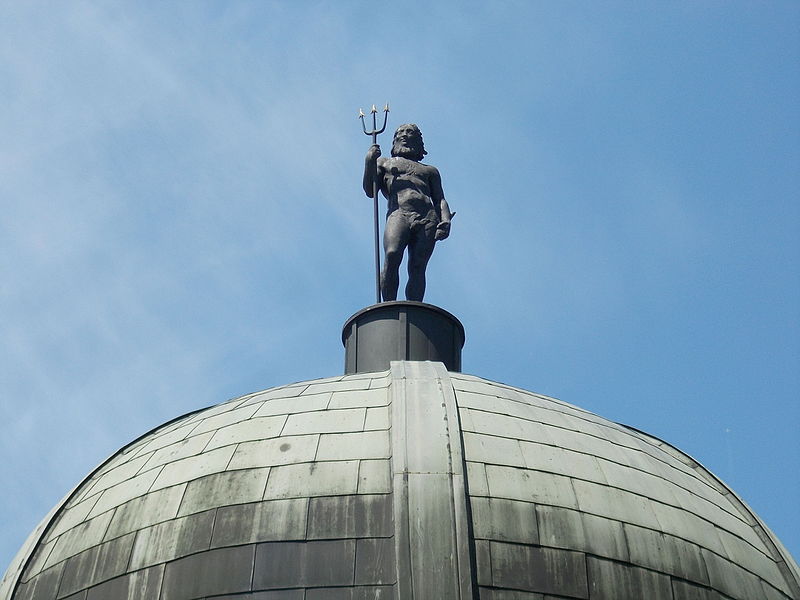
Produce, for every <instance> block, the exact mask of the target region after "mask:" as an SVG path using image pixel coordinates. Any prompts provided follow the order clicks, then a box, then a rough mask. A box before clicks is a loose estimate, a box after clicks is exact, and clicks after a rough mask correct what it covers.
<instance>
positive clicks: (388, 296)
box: [364, 107, 455, 302]
mask: <svg viewBox="0 0 800 600" xmlns="http://www.w3.org/2000/svg"><path fill="white" fill-rule="evenodd" d="M387 110H388V107H387ZM365 131H366V130H365ZM373 139H374V137H373ZM426 154H427V152H426V151H425V146H424V144H423V143H422V133H421V132H420V130H419V127H417V126H416V125H414V124H407V125H401V126H400V127H398V128H397V131H395V133H394V139H393V140H392V156H391V158H381V157H380V156H381V149H380V146H379V145H378V144H375V143H374V144H373V145H372V146H371V147H370V149H369V150H368V151H367V156H366V158H365V160H364V192H365V193H366V194H367V196H369V197H372V196H373V193H374V190H375V189H379V190H380V191H381V192H382V193H383V195H384V196H385V197H386V199H387V200H388V202H389V203H388V208H387V212H386V226H385V228H384V233H383V249H384V253H385V255H384V260H383V270H382V271H381V274H380V291H381V296H382V297H383V300H384V301H388V300H396V299H397V288H398V286H399V282H400V277H399V270H400V263H401V262H402V260H403V253H404V252H405V250H406V248H408V284H407V285H406V299H408V300H416V301H418V302H421V301H422V297H423V296H424V295H425V268H426V267H427V265H428V260H429V259H430V257H431V254H433V247H434V244H435V243H436V242H437V241H438V240H443V239H445V238H447V236H448V235H450V221H451V219H452V218H453V216H454V215H455V212H452V213H451V212H450V207H449V206H448V205H447V200H445V198H444V192H443V191H442V179H441V177H440V175H439V171H438V169H437V168H436V167H432V166H430V165H426V164H423V163H421V162H420V161H421V160H422V158H423V157H424V156H425V155H426Z"/></svg>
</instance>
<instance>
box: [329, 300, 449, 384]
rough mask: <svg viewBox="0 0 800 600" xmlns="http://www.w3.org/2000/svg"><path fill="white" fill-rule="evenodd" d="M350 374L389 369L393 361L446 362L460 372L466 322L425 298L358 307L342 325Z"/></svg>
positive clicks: (346, 363)
mask: <svg viewBox="0 0 800 600" xmlns="http://www.w3.org/2000/svg"><path fill="white" fill-rule="evenodd" d="M342 343H343V344H344V348H345V350H344V355H345V360H344V363H345V366H344V372H345V374H350V373H370V372H374V371H385V370H386V369H388V368H389V363H390V362H391V361H393V360H431V361H438V362H443V363H444V364H445V366H446V367H447V370H448V371H461V348H463V346H464V326H463V325H461V323H460V322H459V320H458V319H456V318H455V317H454V316H453V315H451V314H450V313H449V312H447V311H446V310H443V309H441V308H439V307H438V306H433V305H432V304H425V303H423V302H409V301H406V302H382V303H380V304H374V305H373V306H369V307H367V308H365V309H363V310H360V311H358V312H357V313H356V314H354V315H353V316H352V317H350V318H349V319H348V320H347V322H346V323H345V324H344V328H343V329H342Z"/></svg>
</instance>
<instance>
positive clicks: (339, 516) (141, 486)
mask: <svg viewBox="0 0 800 600" xmlns="http://www.w3.org/2000/svg"><path fill="white" fill-rule="evenodd" d="M477 597H480V598H482V599H487V598H488V599H492V600H501V599H502V600H510V599H515V600H520V599H539V600H541V599H542V598H580V599H591V600H598V599H613V600H624V599H628V598H631V599H632V598H647V599H650V600H661V599H664V600H667V599H669V600H682V599H712V598H713V599H725V598H729V599H736V600H755V599H761V598H766V599H776V600H777V599H781V600H785V599H787V598H789V599H792V598H794V599H797V598H800V575H799V574H798V568H797V565H796V564H795V563H794V562H793V560H792V558H791V557H790V556H789V554H788V553H787V552H786V550H785V549H783V547H782V546H781V544H780V542H778V540H777V539H776V538H775V536H774V535H773V534H772V533H771V532H770V531H769V530H768V529H767V528H766V527H765V526H764V525H763V523H761V521H760V520H759V519H758V517H757V516H756V515H755V514H753V512H752V511H751V510H749V509H748V508H747V506H745V505H744V504H743V503H742V501H741V500H740V499H739V498H738V497H737V496H736V495H735V494H734V493H733V492H732V491H731V490H730V489H728V488H727V487H725V486H724V485H723V484H722V483H721V482H720V481H719V480H718V479H716V478H715V477H714V476H713V475H712V474H710V473H709V472H708V471H707V470H705V469H704V468H703V467H702V466H701V465H699V464H698V463H697V462H695V461H694V460H693V459H691V458H690V457H688V456H687V455H685V454H683V453H681V452H680V451H678V450H676V449H675V448H673V447H672V446H670V445H668V444H666V443H664V442H662V441H661V440H658V439H656V438H653V437H651V436H649V435H647V434H644V433H642V432H639V431H636V430H633V429H630V428H628V427H624V426H621V425H618V424H615V423H612V422H610V421H608V420H606V419H603V418H601V417H598V416H596V415H594V414H592V413H589V412H587V411H585V410H582V409H580V408H577V407H575V406H572V405H569V404H566V403H564V402H560V401H558V400H555V399H552V398H547V397H544V396H540V395H537V394H533V393H530V392H526V391H523V390H519V389H515V388H512V387H509V386H505V385H501V384H498V383H493V382H490V381H487V380H484V379H481V378H478V377H474V376H469V375H463V374H460V373H453V372H447V371H446V370H445V367H444V366H443V365H442V364H441V363H432V362H411V361H397V362H392V364H391V369H390V370H389V371H386V372H381V373H358V374H354V375H346V376H341V377H334V378H330V379H322V380H316V381H308V382H303V383H295V384H291V385H287V386H284V387H279V388H274V389H270V390H267V391H263V392H258V393H255V394H251V395H248V396H243V397H241V398H238V399H235V400H231V401H229V402H226V403H224V404H220V405H218V406H215V407H212V408H208V409H205V410H200V411H198V412H195V413H191V414H189V415H186V416H184V417H181V418H179V419H177V420H175V421H173V422H170V423H167V424H165V425H164V426H162V427H159V428H158V429H156V430H154V431H152V432H150V433H148V434H147V435H145V436H143V437H142V438H140V439H138V440H136V441H135V442H133V443H131V444H129V445H128V446H126V447H124V448H123V449H122V450H120V451H119V452H118V453H117V454H115V455H114V456H113V457H112V458H110V459H109V460H108V461H107V462H105V463H104V464H102V465H101V466H100V467H99V468H98V469H97V470H96V471H95V472H93V473H92V474H91V475H89V477H88V478H87V479H85V480H84V481H83V482H82V483H81V484H80V485H78V487H76V488H75V490H74V491H73V492H71V493H70V494H69V495H68V496H67V497H66V498H65V500H64V501H63V502H62V503H61V504H60V505H59V506H57V507H56V508H54V509H53V512H52V513H51V514H50V515H48V517H47V518H45V520H44V521H43V522H42V524H41V525H40V526H39V527H38V528H37V530H36V531H34V533H33V534H32V535H31V537H30V539H29V540H28V542H27V543H26V545H25V546H24V547H23V549H22V550H21V551H20V553H19V555H18V557H17V558H16V559H15V560H14V562H13V563H12V565H11V567H10V568H9V570H8V572H7V573H6V577H5V578H4V580H3V582H2V586H0V600H10V599H12V598H13V599H15V600H17V599H20V600H22V599H25V600H44V599H61V598H69V599H74V600H97V599H116V598H130V599H133V598H136V599H142V598H153V599H156V598H158V599H163V600H175V599H190V598H226V599H230V600H233V598H237V599H242V600H243V599H248V598H249V599H255V598H258V599H259V600H266V599H268V598H269V599H271V600H278V599H282V600H287V599H292V600H295V599H303V598H304V599H308V600H311V599H315V598H336V599H338V598H347V599H351V600H355V599H367V598H401V599H406V598H415V599H416V598H437V599H445V598H461V599H466V598H477Z"/></svg>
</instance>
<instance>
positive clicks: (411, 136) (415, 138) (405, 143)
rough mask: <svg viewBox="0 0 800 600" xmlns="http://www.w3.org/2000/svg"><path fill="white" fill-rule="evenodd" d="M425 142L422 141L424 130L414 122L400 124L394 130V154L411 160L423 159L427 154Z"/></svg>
mask: <svg viewBox="0 0 800 600" xmlns="http://www.w3.org/2000/svg"><path fill="white" fill-rule="evenodd" d="M426 154H427V152H425V144H424V143H423V142H422V132H421V131H420V130H419V127H417V126H416V125H414V124H413V123H407V124H405V125H400V127H398V128H397V131H395V132H394V138H393V139H392V156H402V157H403V158H409V159H411V160H422V157H423V156H425V155H426Z"/></svg>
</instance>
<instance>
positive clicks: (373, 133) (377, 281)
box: [358, 102, 389, 303]
mask: <svg viewBox="0 0 800 600" xmlns="http://www.w3.org/2000/svg"><path fill="white" fill-rule="evenodd" d="M370 112H371V113H372V131H367V124H366V123H365V122H364V117H366V116H367V115H365V114H364V111H363V110H361V109H360V108H359V109H358V118H359V119H361V128H362V129H363V130H364V133H365V134H367V135H371V136H372V144H373V145H375V144H377V143H378V134H379V133H383V132H384V131H385V130H386V122H387V121H388V120H389V103H388V102H387V103H386V105H385V106H384V107H383V126H382V127H381V128H380V129H378V109H377V108H376V107H375V105H374V104H373V105H372V110H371V111H370ZM372 205H373V208H374V210H373V220H374V221H375V295H376V296H377V302H378V303H380V301H381V258H380V253H379V250H378V247H379V242H378V237H379V235H378V234H379V231H378V229H379V224H378V174H377V172H376V173H374V174H373V176H372Z"/></svg>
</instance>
